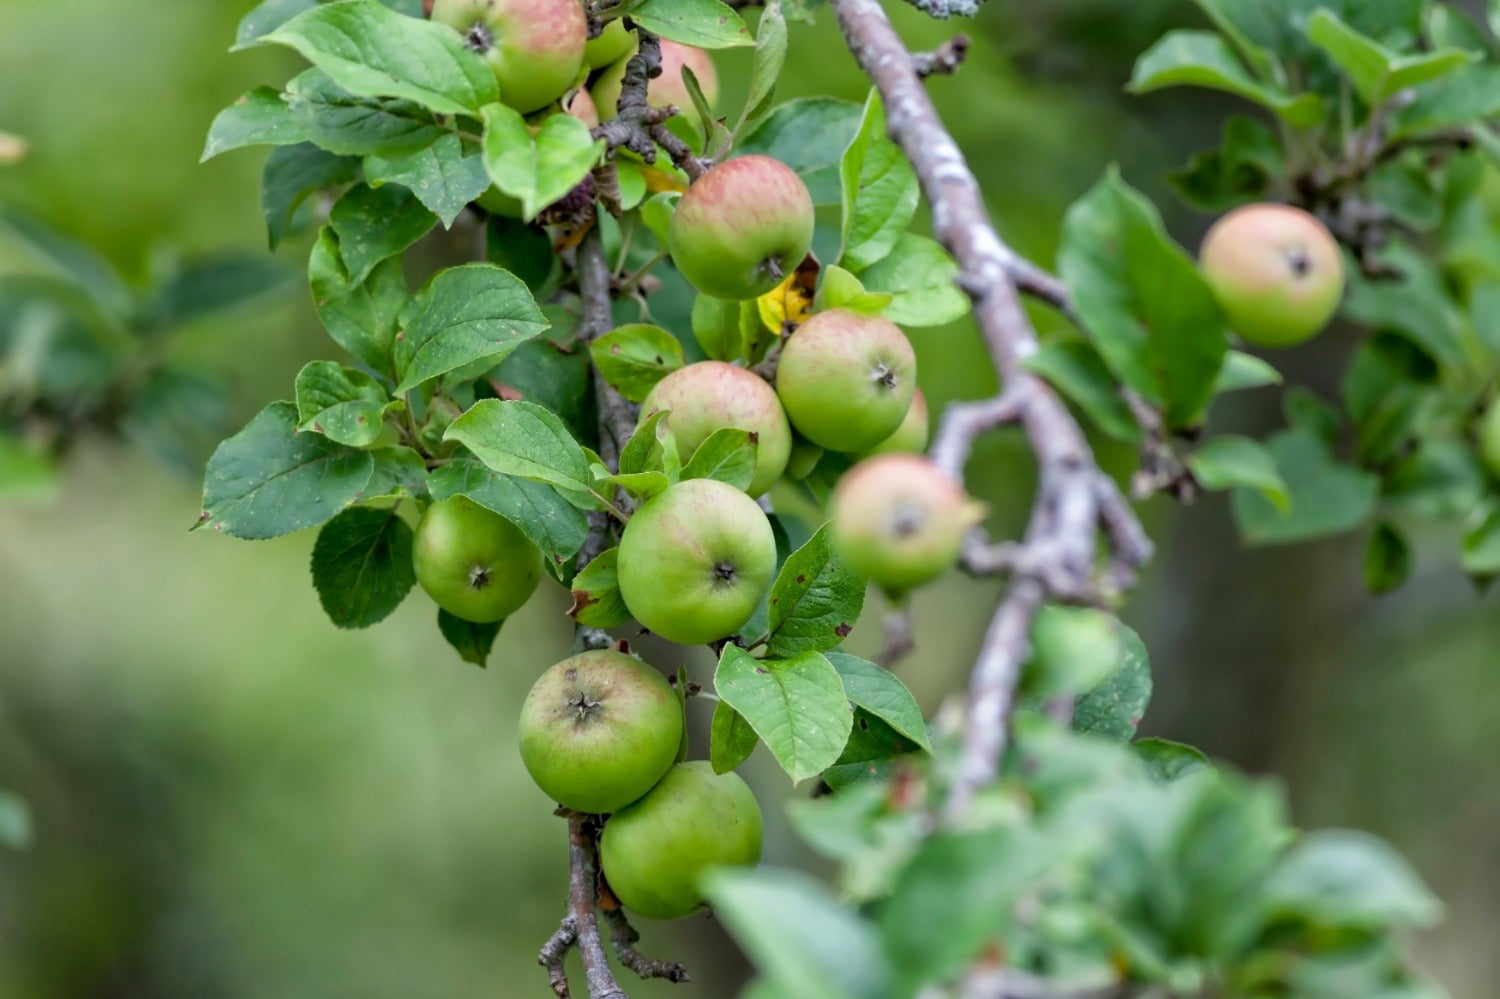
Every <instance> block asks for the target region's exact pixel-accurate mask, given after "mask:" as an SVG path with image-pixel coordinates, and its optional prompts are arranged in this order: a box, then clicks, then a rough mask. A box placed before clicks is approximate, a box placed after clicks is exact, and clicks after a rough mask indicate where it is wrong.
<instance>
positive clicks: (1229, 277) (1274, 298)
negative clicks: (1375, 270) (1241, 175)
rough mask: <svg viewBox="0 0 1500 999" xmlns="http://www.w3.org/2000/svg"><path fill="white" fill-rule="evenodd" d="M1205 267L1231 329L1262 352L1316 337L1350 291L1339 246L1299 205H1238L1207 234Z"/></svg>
mask: <svg viewBox="0 0 1500 999" xmlns="http://www.w3.org/2000/svg"><path fill="white" fill-rule="evenodd" d="M1199 264H1200V267H1201V269H1202V271H1203V276H1204V278H1205V279H1206V280H1207V281H1208V284H1209V287H1211V288H1212V289H1213V293H1214V297H1215V298H1217V299H1218V302H1219V307H1220V308H1222V309H1223V310H1224V317H1225V318H1226V319H1227V320H1228V321H1229V328H1230V329H1232V330H1234V331H1235V332H1236V333H1238V334H1239V335H1240V336H1242V337H1244V338H1245V340H1247V341H1249V342H1250V343H1253V344H1256V345H1258V346H1261V347H1291V346H1295V345H1296V344H1299V343H1301V342H1303V341H1304V340H1307V339H1309V338H1310V337H1313V336H1315V335H1316V334H1317V333H1319V332H1320V331H1321V330H1322V329H1323V327H1325V326H1327V325H1328V321H1329V320H1330V319H1332V318H1333V314H1334V313H1335V312H1336V311H1338V307H1339V300H1340V299H1341V298H1342V297H1343V294H1344V261H1343V257H1342V256H1341V255H1340V254H1339V246H1338V242H1337V241H1336V240H1335V239H1334V238H1333V234H1332V233H1330V232H1329V231H1328V228H1327V227H1326V226H1324V225H1323V223H1322V222H1320V221H1318V220H1317V219H1316V218H1315V217H1313V216H1312V215H1310V214H1308V213H1307V212H1305V211H1303V210H1302V209H1300V208H1297V207H1295V206H1293V205H1279V204H1256V205H1245V206H1243V207H1240V208H1236V209H1235V210H1234V211H1232V212H1230V213H1229V214H1228V215H1225V216H1224V217H1223V218H1221V219H1219V220H1218V221H1217V222H1215V223H1214V224H1213V227H1212V228H1210V229H1209V231H1208V235H1207V236H1205V237H1204V240H1203V248H1202V250H1201V251H1200V253H1199Z"/></svg>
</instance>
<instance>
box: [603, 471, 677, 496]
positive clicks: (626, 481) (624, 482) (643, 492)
mask: <svg viewBox="0 0 1500 999" xmlns="http://www.w3.org/2000/svg"><path fill="white" fill-rule="evenodd" d="M602 470H603V466H602V465H600V466H597V467H596V471H602ZM671 485H672V480H671V479H669V478H667V474H666V473H665V472H633V473H630V474H628V475H600V476H599V477H598V478H596V479H595V480H594V486H595V488H597V489H599V490H600V491H601V492H603V491H605V489H606V488H607V487H609V486H619V487H620V488H621V489H623V490H625V491H626V492H627V493H629V494H630V495H632V496H634V497H635V498H636V499H637V500H638V501H639V502H641V503H644V502H646V501H647V500H648V499H650V498H651V497H653V496H659V495H661V494H662V493H664V492H666V491H667V488H668V487H669V486H671Z"/></svg>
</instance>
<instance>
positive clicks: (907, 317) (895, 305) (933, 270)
mask: <svg viewBox="0 0 1500 999" xmlns="http://www.w3.org/2000/svg"><path fill="white" fill-rule="evenodd" d="M858 276H859V279H860V281H862V282H863V283H864V286H865V290H866V291H868V292H875V293H883V292H884V293H889V294H890V295H891V302H890V304H889V305H887V306H886V307H885V311H884V314H885V317H886V318H887V319H889V320H890V321H891V322H893V323H896V324H898V325H900V326H908V327H917V326H941V325H943V324H944V323H951V322H953V321H954V320H955V319H960V318H962V317H963V316H965V315H968V312H969V299H968V297H967V296H966V295H964V293H963V292H962V291H960V290H959V288H958V264H956V263H954V261H953V258H952V257H950V256H948V251H947V250H944V249H943V248H942V246H941V245H939V244H938V242H937V241H936V240H933V239H929V238H928V237H926V236H918V235H916V234H915V233H910V232H904V233H902V234H901V235H900V236H899V237H898V238H897V239H896V245H895V246H894V247H892V248H891V251H890V253H888V254H886V255H885V256H884V257H883V258H881V260H880V261H879V262H878V263H875V264H872V265H870V266H869V267H866V268H864V269H863V270H861V271H860V272H859V275H858Z"/></svg>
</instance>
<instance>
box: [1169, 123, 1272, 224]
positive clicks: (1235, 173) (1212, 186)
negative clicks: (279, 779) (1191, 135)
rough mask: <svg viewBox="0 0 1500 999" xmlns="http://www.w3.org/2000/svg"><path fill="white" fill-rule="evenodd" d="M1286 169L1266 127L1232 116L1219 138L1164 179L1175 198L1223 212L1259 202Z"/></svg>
mask: <svg viewBox="0 0 1500 999" xmlns="http://www.w3.org/2000/svg"><path fill="white" fill-rule="evenodd" d="M1285 171H1286V165H1285V162H1284V160H1283V156H1282V151H1281V140H1280V139H1278V138H1277V136H1276V133H1275V132H1273V131H1272V130H1271V129H1270V128H1268V127H1267V126H1266V125H1264V124H1262V123H1261V122H1258V121H1255V120H1254V119H1251V118H1246V117H1243V116H1241V115H1233V116H1231V117H1230V118H1229V119H1228V120H1227V121H1226V122H1225V123H1224V140H1223V142H1222V144H1221V145H1220V147H1219V148H1218V149H1210V150H1207V151H1206V152H1201V153H1199V154H1197V155H1196V156H1194V157H1193V159H1192V161H1191V162H1190V163H1189V164H1188V165H1187V166H1186V167H1185V168H1183V169H1181V170H1178V171H1177V172H1176V173H1172V174H1169V175H1168V176H1167V180H1168V182H1169V183H1171V185H1172V187H1173V189H1174V190H1176V192H1177V195H1178V197H1180V198H1182V200H1183V201H1186V202H1187V203H1188V204H1190V205H1192V206H1193V207H1194V208H1197V209H1199V210H1201V211H1205V212H1213V213H1216V214H1217V213H1220V212H1226V211H1228V210H1229V209H1231V208H1235V207H1237V206H1239V205H1243V204H1248V203H1249V202H1252V201H1261V200H1264V199H1265V198H1266V197H1267V196H1268V195H1269V193H1270V190H1271V181H1272V179H1273V178H1275V177H1279V176H1281V175H1282V174H1283V173H1285Z"/></svg>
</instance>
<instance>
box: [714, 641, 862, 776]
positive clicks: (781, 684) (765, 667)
mask: <svg viewBox="0 0 1500 999" xmlns="http://www.w3.org/2000/svg"><path fill="white" fill-rule="evenodd" d="M714 689H715V690H716V691H717V692H718V694H719V697H720V698H722V699H723V700H724V701H725V702H727V703H728V704H729V706H730V707H731V708H734V710H736V711H738V712H739V713H740V714H741V715H743V716H744V718H745V720H746V721H747V722H749V723H750V727H751V728H753V729H755V733H756V734H757V735H759V736H760V739H761V741H762V742H764V743H765V744H766V748H767V749H769V750H770V751H771V754H772V755H773V756H775V757H776V762H777V763H779V764H781V768H782V769H783V770H785V771H786V772H787V775H788V776H790V777H791V778H792V780H793V782H798V781H802V780H805V779H807V778H808V777H813V776H816V775H817V774H818V773H819V772H820V771H822V770H823V769H824V768H825V767H828V766H830V765H831V764H832V763H833V762H834V761H835V760H837V759H838V758H839V754H840V753H841V752H842V751H843V748H844V744H845V743H846V742H848V741H849V731H850V728H851V726H852V725H853V721H854V718H853V710H852V709H851V708H850V707H849V699H848V697H847V696H846V695H845V693H844V685H843V683H842V682H841V681H840V680H839V674H838V672H837V671H836V670H835V669H834V668H833V666H832V665H831V664H830V663H829V662H828V660H827V659H825V658H824V657H823V656H822V655H820V654H819V653H817V652H805V653H803V654H801V655H799V656H797V657H796V658H793V659H764V660H761V659H755V658H754V657H752V656H751V655H750V653H748V652H746V651H745V650H744V649H742V648H740V647H739V646H737V645H733V644H730V645H726V646H724V652H723V656H722V658H720V660H719V668H718V670H717V671H716V672H715V673H714Z"/></svg>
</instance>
